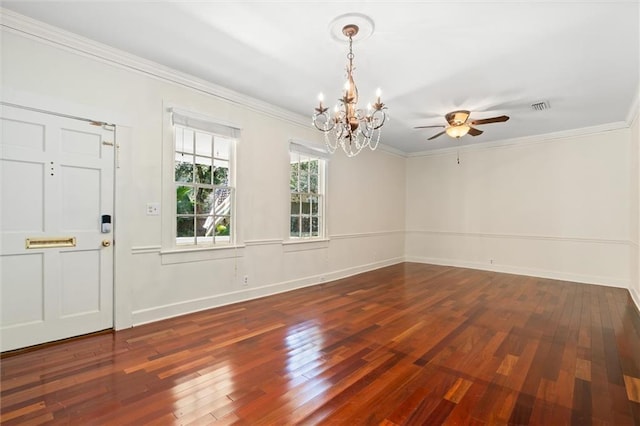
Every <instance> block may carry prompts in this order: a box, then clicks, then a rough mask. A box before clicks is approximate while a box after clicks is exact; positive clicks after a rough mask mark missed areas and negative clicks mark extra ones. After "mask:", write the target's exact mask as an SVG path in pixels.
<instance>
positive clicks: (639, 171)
mask: <svg viewBox="0 0 640 426" xmlns="http://www.w3.org/2000/svg"><path fill="white" fill-rule="evenodd" d="M639 95H640V93H639ZM639 117H640V115H639V114H638V111H636V114H635V118H634V120H633V122H632V124H631V129H630V131H631V155H630V156H629V160H630V163H631V188H630V192H629V194H630V197H629V198H630V216H631V217H630V222H631V230H630V231H631V232H630V234H629V235H630V283H629V291H630V292H631V296H632V297H633V300H634V301H635V302H636V306H638V309H639V310H640V246H639V243H640V124H639V123H638V122H639V121H640V120H639Z"/></svg>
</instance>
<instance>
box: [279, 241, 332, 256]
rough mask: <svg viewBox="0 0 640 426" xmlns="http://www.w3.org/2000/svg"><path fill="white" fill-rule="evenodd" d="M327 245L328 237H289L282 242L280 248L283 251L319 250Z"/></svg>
mask: <svg viewBox="0 0 640 426" xmlns="http://www.w3.org/2000/svg"><path fill="white" fill-rule="evenodd" d="M328 247H329V239H328V238H313V239H311V238H308V239H306V238H300V239H291V240H287V241H283V242H282V248H283V249H284V252H285V253H289V252H295V251H303V250H320V249H326V248H328Z"/></svg>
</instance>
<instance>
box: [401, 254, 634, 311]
mask: <svg viewBox="0 0 640 426" xmlns="http://www.w3.org/2000/svg"><path fill="white" fill-rule="evenodd" d="M406 261H407V262H416V263H427V264H432V265H440V266H454V267H458V268H469V269H478V270H481V271H492V272H501V273H505V274H515V275H525V276H529V277H539V278H548V279H552V280H559V281H571V282H576V283H581V284H595V285H603V286H607V287H617V288H625V289H629V281H628V280H624V279H619V278H613V277H601V276H593V275H582V274H571V273H566V272H560V271H547V270H543V269H534V268H522V267H519V266H511V265H496V264H493V265H487V264H484V263H480V262H471V261H465V260H458V259H440V258H427V257H418V256H407V257H406ZM636 303H637V302H636Z"/></svg>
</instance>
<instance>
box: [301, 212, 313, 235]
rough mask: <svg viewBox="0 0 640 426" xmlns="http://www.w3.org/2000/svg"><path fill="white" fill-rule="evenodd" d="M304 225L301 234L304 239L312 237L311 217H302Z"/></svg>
mask: <svg viewBox="0 0 640 426" xmlns="http://www.w3.org/2000/svg"><path fill="white" fill-rule="evenodd" d="M301 219H302V224H301V230H300V234H301V236H303V237H308V236H310V235H311V218H310V217H309V216H302V218H301Z"/></svg>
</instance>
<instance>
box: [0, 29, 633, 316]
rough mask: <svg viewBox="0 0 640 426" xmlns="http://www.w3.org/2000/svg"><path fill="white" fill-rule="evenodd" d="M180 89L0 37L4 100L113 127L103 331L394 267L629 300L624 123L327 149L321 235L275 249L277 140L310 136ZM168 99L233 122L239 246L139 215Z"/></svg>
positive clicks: (283, 143)
mask: <svg viewBox="0 0 640 426" xmlns="http://www.w3.org/2000/svg"><path fill="white" fill-rule="evenodd" d="M116 62H117V61H116ZM168 74H171V73H170V72H169V73H167V72H162V73H160V72H159V73H158V75H164V76H166V75H168ZM190 82H191V80H189V79H186V80H184V81H182V83H177V82H175V81H167V79H165V78H157V77H153V76H149V75H147V74H145V73H141V72H138V71H136V70H132V69H128V68H127V67H125V66H122V65H121V64H116V63H114V60H112V59H106V58H103V59H96V58H94V57H89V56H88V55H85V54H80V53H78V52H77V51H75V50H73V49H69V48H63V47H60V46H56V45H52V44H50V43H47V42H43V41H42V40H39V39H33V38H30V37H28V36H24V35H19V34H17V33H14V32H10V31H3V33H2V91H3V95H2V96H3V100H7V99H11V100H16V99H18V100H20V101H22V102H23V103H26V104H28V105H31V106H35V107H42V108H45V109H50V110H56V111H58V112H68V113H75V114H78V115H85V116H86V115H87V114H89V115H90V116H91V117H95V118H98V119H103V120H106V121H113V122H115V123H116V124H118V142H119V143H120V145H121V148H120V168H119V169H117V172H116V175H117V178H116V179H117V182H116V183H117V187H116V197H117V206H116V224H115V228H116V239H117V241H116V282H115V286H116V287H115V300H116V326H117V328H123V327H128V326H131V325H134V324H139V323H143V322H148V321H154V320H157V319H160V318H164V317H168V316H174V315H179V314H183V313H186V312H191V311H194V310H199V309H205V308H209V307H212V306H217V305H221V304H226V303H232V302H235V301H239V300H244V299H247V298H252V297H259V296H263V295H266V294H272V293H275V292H280V291H286V290H288V289H293V288H296V287H300V286H305V285H312V284H316V283H318V282H323V281H328V280H332V279H336V278H339V277H344V276H347V275H350V274H354V273H358V272H361V271H364V270H368V269H374V268H378V267H381V266H384V265H387V264H392V263H396V262H399V261H402V260H405V259H406V260H410V261H419V262H430V263H440V264H447V265H458V266H467V267H473V268H479V269H489V270H496V271H505V272H513V273H521V274H529V275H534V276H548V277H552V278H560V279H567V280H573V281H582V282H589V283H598V284H606V285H616V286H622V287H629V288H631V291H632V293H633V294H634V296H635V298H636V302H637V303H639V305H640V302H639V300H640V297H639V296H638V295H639V294H640V283H639V279H638V277H639V275H640V258H639V250H638V241H639V234H640V231H639V228H640V213H639V211H640V201H639V200H640V185H639V166H638V162H639V160H640V149H639V146H640V142H639V141H638V133H639V130H638V119H637V117H636V119H635V122H634V124H633V126H632V128H631V129H621V130H615V131H609V132H595V133H592V134H586V135H583V136H574V137H565V138H557V139H549V140H542V141H539V142H535V143H521V144H520V143H519V144H512V145H507V146H492V147H491V146H482V147H469V148H466V149H463V150H462V151H461V152H460V159H461V163H460V164H457V162H456V152H455V151H450V152H439V153H430V154H425V155H417V156H410V157H408V158H405V157H402V156H398V155H395V154H391V153H388V152H385V151H384V150H380V149H379V150H378V151H376V152H373V153H372V152H364V153H362V154H361V155H360V156H358V157H356V158H353V159H348V158H345V157H344V156H343V155H342V154H339V153H338V154H335V155H334V156H332V158H331V160H330V161H329V172H328V183H329V185H328V194H327V199H328V212H327V226H328V235H329V239H328V241H325V242H318V243H312V244H302V245H295V244H286V239H287V229H288V228H287V227H288V222H287V221H288V217H287V209H288V204H287V200H288V175H287V171H288V154H287V153H288V140H289V138H292V137H293V138H300V139H305V140H309V141H315V142H317V143H322V136H321V135H320V134H319V133H318V132H316V131H315V130H313V129H312V128H311V127H310V126H309V125H308V117H293V118H291V117H290V116H289V115H287V114H279V113H277V114H272V113H270V112H269V108H267V109H266V110H265V109H263V108H261V107H258V108H256V107H255V105H254V103H253V101H251V100H250V99H248V100H247V103H243V102H229V101H225V100H223V99H221V98H220V97H219V96H215V95H212V94H207V93H204V91H203V90H202V89H203V87H202V86H199V85H197V84H196V85H194V86H197V89H194V88H189V87H187V85H189V84H190ZM205 89H206V85H205ZM167 105H174V106H180V107H182V108H185V109H189V110H193V111H198V112H200V113H203V114H207V115H209V116H212V117H216V118H218V119H220V120H224V121H228V122H232V123H235V124H238V125H239V126H241V127H242V138H241V140H240V142H239V144H238V152H237V161H238V164H237V171H238V175H237V212H238V216H237V225H238V227H237V228H236V231H237V234H238V242H239V246H240V247H239V248H237V249H234V250H216V251H205V252H198V253H196V254H186V255H185V254H182V253H178V254H175V253H167V250H166V249H167V245H168V240H169V239H170V236H169V232H168V230H169V229H170V228H169V226H170V225H169V224H170V223H171V222H170V220H171V214H170V212H168V211H165V210H163V212H162V215H161V216H157V217H154V216H147V215H146V213H145V205H146V203H148V202H163V201H166V200H167V199H169V198H170V197H172V196H173V186H172V185H171V184H170V178H167V176H166V175H164V174H163V171H164V170H163V161H164V162H165V168H166V162H167V154H166V148H167V145H166V143H167V138H169V140H170V126H169V124H168V121H167V114H166V106H167ZM247 105H250V106H247ZM630 159H631V160H630ZM167 182H169V183H167ZM245 275H246V276H248V277H249V286H248V287H244V286H243V285H242V279H243V277H244V276H245Z"/></svg>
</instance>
